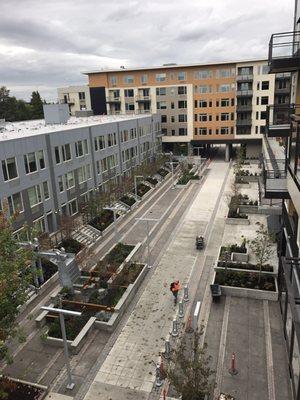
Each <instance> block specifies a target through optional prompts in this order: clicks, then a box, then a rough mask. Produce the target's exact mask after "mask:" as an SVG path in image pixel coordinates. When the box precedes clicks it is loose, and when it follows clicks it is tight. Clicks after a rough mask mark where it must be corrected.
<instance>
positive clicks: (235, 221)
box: [225, 217, 250, 225]
mask: <svg viewBox="0 0 300 400" xmlns="http://www.w3.org/2000/svg"><path fill="white" fill-rule="evenodd" d="M225 224H226V225H250V221H249V219H248V218H228V217H227V218H226V219H225Z"/></svg>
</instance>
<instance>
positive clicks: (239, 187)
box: [236, 182, 249, 189]
mask: <svg viewBox="0 0 300 400" xmlns="http://www.w3.org/2000/svg"><path fill="white" fill-rule="evenodd" d="M236 187H237V188H238V189H245V188H248V187H249V183H248V182H247V183H237V184H236Z"/></svg>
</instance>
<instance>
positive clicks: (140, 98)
mask: <svg viewBox="0 0 300 400" xmlns="http://www.w3.org/2000/svg"><path fill="white" fill-rule="evenodd" d="M135 101H137V102H138V103H150V101H151V96H150V95H148V96H144V95H142V94H140V95H138V96H136V97H135Z"/></svg>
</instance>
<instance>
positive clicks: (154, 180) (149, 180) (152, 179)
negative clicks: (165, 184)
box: [146, 176, 158, 186]
mask: <svg viewBox="0 0 300 400" xmlns="http://www.w3.org/2000/svg"><path fill="white" fill-rule="evenodd" d="M146 181H147V182H149V183H151V185H153V186H155V185H157V184H158V180H157V179H155V178H152V177H151V176H148V178H146Z"/></svg>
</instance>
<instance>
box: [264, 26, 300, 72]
mask: <svg viewBox="0 0 300 400" xmlns="http://www.w3.org/2000/svg"><path fill="white" fill-rule="evenodd" d="M268 64H269V67H270V73H276V72H291V71H299V70H300V32H297V31H293V32H282V33H274V34H273V35H272V36H271V39H270V42H269V57H268Z"/></svg>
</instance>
